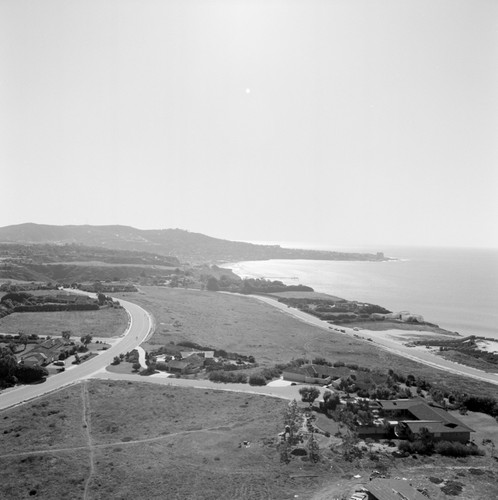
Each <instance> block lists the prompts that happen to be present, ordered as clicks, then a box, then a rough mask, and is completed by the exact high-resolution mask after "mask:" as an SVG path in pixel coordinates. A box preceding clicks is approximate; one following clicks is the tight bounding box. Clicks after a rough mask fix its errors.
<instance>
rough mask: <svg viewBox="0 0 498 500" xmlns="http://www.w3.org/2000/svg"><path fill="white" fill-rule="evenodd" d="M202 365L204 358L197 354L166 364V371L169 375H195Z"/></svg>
mask: <svg viewBox="0 0 498 500" xmlns="http://www.w3.org/2000/svg"><path fill="white" fill-rule="evenodd" d="M203 365H204V358H201V357H200V356H198V355H197V354H193V355H192V356H188V357H187V358H186V359H182V360H173V361H170V362H169V363H168V370H169V371H170V372H171V373H181V374H182V375H189V374H192V373H197V372H198V371H199V370H200V369H201V368H202V366H203Z"/></svg>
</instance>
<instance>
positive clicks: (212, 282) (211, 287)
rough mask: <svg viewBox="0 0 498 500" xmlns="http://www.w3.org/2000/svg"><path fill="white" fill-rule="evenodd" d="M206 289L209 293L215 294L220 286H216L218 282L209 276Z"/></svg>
mask: <svg viewBox="0 0 498 500" xmlns="http://www.w3.org/2000/svg"><path fill="white" fill-rule="evenodd" d="M206 289H207V290H210V291H211V292H217V291H219V289H220V285H219V284H218V280H217V279H216V278H215V277H214V276H210V277H209V278H208V280H207V283H206Z"/></svg>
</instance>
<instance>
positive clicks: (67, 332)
mask: <svg viewBox="0 0 498 500" xmlns="http://www.w3.org/2000/svg"><path fill="white" fill-rule="evenodd" d="M62 338H63V339H64V340H65V341H66V342H68V341H69V339H70V338H71V330H64V331H63V332H62Z"/></svg>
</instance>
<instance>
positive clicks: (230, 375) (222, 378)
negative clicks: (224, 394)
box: [209, 370, 247, 384]
mask: <svg viewBox="0 0 498 500" xmlns="http://www.w3.org/2000/svg"><path fill="white" fill-rule="evenodd" d="M209 380H210V381H211V382H221V383H224V384H245V383H247V375H246V374H245V373H236V372H226V371H224V370H215V371H212V372H210V374H209Z"/></svg>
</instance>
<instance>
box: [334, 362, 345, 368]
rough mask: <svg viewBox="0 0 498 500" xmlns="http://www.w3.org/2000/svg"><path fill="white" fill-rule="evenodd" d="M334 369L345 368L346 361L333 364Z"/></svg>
mask: <svg viewBox="0 0 498 500" xmlns="http://www.w3.org/2000/svg"><path fill="white" fill-rule="evenodd" d="M333 366H334V368H341V367H342V366H345V364H344V361H336V362H335V363H334V364H333Z"/></svg>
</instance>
